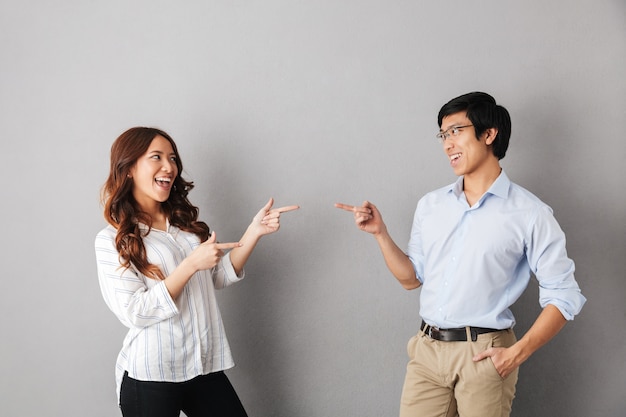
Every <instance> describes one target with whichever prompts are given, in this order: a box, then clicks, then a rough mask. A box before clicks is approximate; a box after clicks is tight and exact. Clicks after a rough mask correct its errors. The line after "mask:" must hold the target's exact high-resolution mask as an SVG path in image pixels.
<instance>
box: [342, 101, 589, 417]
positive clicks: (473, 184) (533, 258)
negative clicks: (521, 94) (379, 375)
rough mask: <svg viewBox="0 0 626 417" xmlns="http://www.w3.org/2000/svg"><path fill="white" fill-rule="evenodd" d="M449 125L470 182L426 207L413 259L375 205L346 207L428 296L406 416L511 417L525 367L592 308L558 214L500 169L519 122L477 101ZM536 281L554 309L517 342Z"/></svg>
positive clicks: (457, 166) (442, 134) (413, 353)
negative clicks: (517, 307) (525, 300)
mask: <svg viewBox="0 0 626 417" xmlns="http://www.w3.org/2000/svg"><path fill="white" fill-rule="evenodd" d="M438 123H439V127H440V130H439V134H438V135H437V137H438V138H439V139H440V141H441V143H442V145H443V150H444V152H445V153H446V155H447V156H448V158H449V161H450V166H451V167H452V169H453V171H454V173H455V174H456V175H457V176H459V178H458V180H457V181H456V183H454V184H451V185H449V186H446V187H444V188H441V189H439V190H436V191H433V192H430V193H428V194H426V195H425V196H424V197H423V198H422V199H421V200H420V201H419V202H418V204H417V209H416V211H415V217H414V221H413V226H412V230H411V237H410V240H409V245H408V254H405V253H404V252H403V251H402V250H401V249H400V248H399V247H398V246H397V245H396V244H395V242H394V241H393V239H392V238H391V236H390V235H389V233H388V232H387V228H386V226H385V223H384V222H383V219H382V217H381V214H380V212H379V211H378V209H377V208H376V206H375V205H374V204H372V203H370V202H368V201H365V202H364V203H363V205H362V206H360V207H357V206H350V205H346V204H341V203H338V204H335V206H336V207H337V208H340V209H344V210H347V211H351V212H353V213H354V218H355V222H356V224H357V226H358V227H359V228H360V229H361V230H363V231H365V232H368V233H371V234H372V235H374V237H375V238H376V241H377V242H378V245H379V247H380V249H381V251H382V254H383V257H384V259H385V262H386V264H387V267H388V268H389V270H390V271H391V273H392V274H393V275H394V276H395V277H396V279H397V280H398V281H399V282H400V284H402V286H403V287H404V288H405V289H407V290H411V289H415V288H418V287H421V288H422V289H421V295H420V315H421V317H422V320H423V321H422V324H421V326H420V331H419V332H418V334H417V335H416V336H414V337H412V338H411V340H410V341H409V343H408V351H409V357H410V360H409V363H408V365H407V371H406V377H405V382H404V388H403V391H402V398H401V404H400V416H401V417H409V416H411V417H417V416H419V417H422V416H424V417H429V416H455V415H460V416H462V417H491V416H493V417H496V416H497V417H503V416H509V414H510V412H511V404H512V401H513V397H514V393H515V384H516V382H517V374H518V367H519V366H520V365H521V364H522V363H523V362H524V361H526V360H527V359H528V358H529V357H530V356H531V355H532V354H533V353H534V352H535V351H536V350H537V349H539V348H540V347H541V346H542V345H544V344H545V343H546V342H548V341H549V340H550V339H551V338H552V337H553V336H554V335H556V334H557V333H558V332H559V331H560V330H561V328H562V327H563V326H564V325H565V323H566V321H567V320H572V319H573V318H574V316H575V315H576V314H578V313H579V312H580V310H581V308H582V306H583V304H584V303H585V301H586V300H585V297H583V295H582V294H581V293H580V288H579V287H578V284H577V283H576V280H575V279H574V275H573V273H574V263H573V261H572V260H571V259H569V258H568V257H567V253H566V249H565V236H564V234H563V232H562V230H561V228H560V227H559V225H558V223H557V222H556V220H555V219H554V217H553V215H552V210H551V209H550V207H548V206H547V205H546V204H544V203H543V202H542V201H541V200H539V199H538V198H537V197H536V196H534V195H533V194H531V193H530V192H528V191H527V190H525V189H523V188H522V187H520V186H518V185H516V184H514V183H512V182H511V181H510V180H509V178H508V177H507V175H506V174H505V173H504V171H503V170H502V168H501V167H500V162H499V161H500V159H502V158H503V157H504V155H505V153H506V150H507V148H508V143H509V137H510V134H511V119H510V116H509V113H508V111H507V110H506V109H505V108H504V107H502V106H500V105H497V104H496V101H495V100H494V98H493V97H491V96H490V95H488V94H486V93H481V92H473V93H469V94H464V95H462V96H460V97H457V98H455V99H452V100H451V101H449V102H448V103H447V104H445V105H444V106H443V107H442V108H441V110H440V111H439V116H438ZM531 272H532V273H534V274H535V276H536V277H537V280H538V282H539V301H540V304H541V306H542V308H543V310H542V312H541V314H540V315H539V317H538V318H537V319H536V321H535V322H534V324H533V325H532V326H531V328H530V329H529V330H528V332H527V333H526V334H525V335H524V336H523V337H522V338H521V339H520V340H519V341H518V340H517V339H516V336H515V335H514V333H513V331H512V327H513V326H514V324H515V319H514V317H513V314H512V313H511V311H510V309H509V307H510V306H511V305H512V304H513V303H514V302H515V301H516V300H517V299H518V298H519V297H520V295H521V294H522V292H523V291H524V290H525V288H526V286H527V284H528V282H529V279H530V275H531Z"/></svg>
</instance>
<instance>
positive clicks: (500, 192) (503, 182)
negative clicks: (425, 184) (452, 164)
mask: <svg viewBox="0 0 626 417" xmlns="http://www.w3.org/2000/svg"><path fill="white" fill-rule="evenodd" d="M448 187H449V188H448V192H449V193H450V192H451V193H454V195H455V196H456V197H457V198H459V197H460V196H461V195H462V194H463V176H460V177H459V178H458V179H457V180H456V182H454V183H452V184H450V185H449V186H448ZM510 188H511V180H510V179H509V177H508V176H507V175H506V173H505V172H504V169H503V170H502V171H501V172H500V175H498V178H496V180H495V181H494V182H493V184H491V187H489V189H488V190H487V192H486V193H485V194H493V195H495V196H497V197H500V198H507V197H508V196H509V189H510Z"/></svg>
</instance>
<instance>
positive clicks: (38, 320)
mask: <svg viewBox="0 0 626 417" xmlns="http://www.w3.org/2000/svg"><path fill="white" fill-rule="evenodd" d="M625 35H626V5H625V3H624V1H623V0H599V1H580V0H576V1H565V0H562V1H557V0H534V1H525V2H505V1H500V0H493V1H489V0H484V1H476V2H462V1H458V2H457V1H445V2H418V1H382V0H359V1H356V0H339V1H338V0H333V1H328V0H318V1H291V0H265V1H242V0H229V1H199V0H196V1H185V2H173V1H162V0H160V1H154V0H151V1H119V0H112V1H106V2H104V1H102V2H87V1H78V0H75V1H70V0H66V1H58V2H47V1H37V0H25V1H8V0H3V1H2V2H1V3H0V54H1V59H2V61H1V64H0V71H1V74H0V75H1V76H0V129H1V136H2V139H1V140H2V147H1V148H0V149H1V151H2V152H1V154H2V156H3V158H2V163H0V170H1V171H0V173H1V175H2V180H3V193H2V194H3V197H2V204H1V205H0V206H1V207H0V210H1V215H2V231H3V235H4V239H3V247H4V250H3V251H2V252H1V256H2V265H3V273H2V291H1V293H2V296H1V301H0V325H1V326H2V327H1V329H2V333H3V335H2V342H1V344H0V353H1V357H2V359H1V362H0V395H1V400H0V404H1V406H0V407H1V409H2V415H25V416H34V415H48V416H86V415H88V416H92V417H99V416H115V415H118V411H117V407H116V404H115V391H114V381H113V370H114V362H115V357H116V354H117V352H118V350H119V347H120V345H121V341H122V338H123V335H124V333H125V331H124V328H123V327H122V325H121V324H119V323H118V322H117V321H116V319H115V318H114V316H113V315H112V314H111V313H110V312H109V311H108V310H107V308H106V307H105V305H104V303H103V301H102V298H101V296H100V292H99V288H98V283H97V277H96V269H95V258H94V253H93V239H94V236H95V234H96V232H97V231H98V230H99V229H100V228H102V227H103V226H104V220H103V218H102V214H101V207H100V203H99V189H100V186H101V185H102V183H103V181H104V180H105V178H106V175H107V172H108V171H107V170H108V156H109V155H108V153H109V148H110V145H111V143H112V141H113V140H114V139H115V138H116V137H117V136H118V135H119V134H120V133H121V132H122V131H124V130H125V129H127V128H129V127H131V126H135V125H153V126H158V127H161V128H163V129H165V130H166V131H168V132H169V133H170V134H172V135H173V137H174V138H175V139H176V140H177V142H178V145H179V149H180V151H181V153H182V157H183V161H184V163H185V166H186V172H185V174H186V176H187V177H188V178H190V179H192V180H194V181H195V183H196V186H197V187H196V189H195V190H194V191H193V192H192V194H191V199H192V201H193V202H194V203H195V204H197V205H198V206H199V207H200V209H201V216H202V218H203V219H205V220H206V221H207V222H208V223H209V225H210V226H211V227H212V228H214V229H215V230H216V231H217V232H218V235H219V236H220V238H221V240H225V241H226V240H235V239H237V238H238V237H239V236H240V235H241V233H242V232H243V231H244V229H245V227H246V226H247V224H248V222H249V220H250V219H251V217H252V215H253V214H254V213H255V212H256V211H257V210H258V209H259V208H260V207H261V206H262V205H263V204H264V203H265V201H266V200H267V198H268V197H270V196H273V197H274V198H275V199H276V201H277V204H279V205H283V204H294V203H295V204H300V205H301V206H302V209H301V210H300V211H299V212H295V213H289V214H287V215H285V217H284V221H283V228H282V229H281V231H280V233H279V234H276V235H271V236H269V237H266V238H265V239H264V240H263V241H262V242H261V245H260V246H259V247H258V249H257V250H256V252H255V254H254V256H253V258H252V259H251V260H250V262H249V264H248V265H247V270H248V278H247V280H246V281H244V282H243V283H241V284H239V285H237V286H235V287H230V288H228V289H226V290H224V291H222V292H221V293H220V298H219V300H220V305H221V308H222V311H223V314H224V316H225V321H226V326H227V331H228V334H229V338H230V341H231V344H232V346H233V349H234V355H235V358H236V362H237V364H238V366H237V367H236V368H235V369H233V370H231V371H229V372H228V375H229V376H230V378H231V379H232V381H233V383H234V385H235V386H236V388H237V390H238V392H239V394H240V396H241V398H242V400H243V402H244V403H245V405H246V407H247V409H248V410H249V412H250V415H251V416H285V417H293V416H302V417H328V416H367V417H369V416H371V417H374V416H394V415H396V414H397V411H398V399H399V395H400V389H401V385H402V379H403V376H404V367H405V362H406V357H405V352H406V350H405V346H406V341H407V340H408V338H409V337H410V336H411V335H412V334H413V333H415V332H416V328H417V325H418V321H419V317H418V307H419V305H418V295H419V293H418V292H417V291H413V292H407V291H404V290H403V289H401V287H400V286H399V285H398V284H397V283H396V282H395V280H394V279H393V277H392V276H391V275H390V273H389V272H388V271H387V270H386V268H385V266H384V263H383V261H382V258H381V256H380V255H379V253H378V249H377V247H376V244H375V242H374V240H373V239H372V238H371V237H370V236H368V235H366V234H363V233H361V232H359V231H358V230H357V229H356V228H355V227H354V226H353V224H352V217H351V216H350V214H348V213H344V212H340V211H339V210H336V209H334V208H333V203H334V202H336V201H342V202H347V203H360V202H361V201H363V200H364V199H369V200H371V201H373V202H374V203H376V204H377V205H378V207H379V208H380V209H381V211H382V213H383V216H384V217H385V219H386V221H387V223H388V226H389V229H390V231H391V233H392V235H393V236H394V237H395V239H396V240H397V242H398V244H399V245H400V246H401V247H406V242H407V239H408V234H409V228H410V224H411V217H412V214H413V210H414V207H415V204H416V202H417V200H418V198H419V197H420V196H421V195H423V194H424V193H425V192H427V191H429V190H431V189H434V188H437V187H440V186H442V185H445V184H447V183H449V182H452V181H453V180H454V176H453V173H452V172H451V170H450V168H449V167H448V164H447V163H446V160H445V157H444V155H443V153H442V152H441V148H440V146H439V145H438V144H437V142H436V140H435V139H434V134H435V133H436V131H437V130H438V127H437V125H436V113H437V111H438V109H439V107H440V106H441V105H442V104H443V103H444V102H445V101H447V100H448V99H450V98H452V97H454V96H456V95H459V94H461V93H465V92H468V91H472V90H484V91H488V92H490V93H492V94H493V95H494V96H495V97H496V98H497V99H498V100H499V101H500V102H501V103H502V104H504V105H505V106H507V107H508V109H509V110H510V112H511V114H512V116H513V137H512V143H511V146H510V149H509V153H508V155H507V157H506V158H505V159H504V160H503V165H504V167H505V169H506V170H507V172H508V173H509V175H510V177H511V178H512V179H513V180H514V181H516V182H518V183H519V184H521V185H523V186H525V187H527V188H529V189H531V190H532V191H534V192H535V193H536V194H537V195H538V196H539V197H541V198H542V199H543V200H544V201H546V202H547V203H548V204H550V205H551V206H552V207H553V208H554V211H555V214H556V216H557V219H558V220H559V221H560V222H561V225H562V227H563V229H564V230H565V232H566V234H567V236H568V245H569V246H568V249H569V253H570V256H571V257H572V258H573V259H574V260H575V261H576V263H577V279H578V281H579V283H580V285H581V287H582V289H583V292H584V294H585V295H586V296H587V298H588V303H587V305H586V306H585V308H584V309H583V312H582V314H581V315H580V316H579V317H578V318H577V319H576V320H575V321H574V322H572V323H569V324H568V326H567V327H566V328H565V329H564V331H563V332H562V333H561V334H560V335H559V336H558V337H557V338H556V339H555V340H553V341H552V342H550V343H549V344H548V345H547V346H545V347H544V348H543V349H542V350H540V351H539V352H538V353H537V354H536V355H534V356H533V357H532V358H531V359H530V360H529V361H528V362H527V363H525V364H524V365H523V367H522V370H521V376H520V381H519V385H518V395H517V399H516V400H515V402H514V412H513V416H515V417H521V416H533V417H538V416H539V417H541V416H546V417H552V416H569V417H588V416H594V417H595V416H621V415H623V413H624V409H625V407H626V399H625V397H626V396H625V395H624V394H625V392H624V386H625V382H626V381H625V379H626V377H625V375H626V348H625V342H624V340H626V326H625V324H626V308H625V306H624V300H625V295H626V282H625V279H624V278H625V273H624V271H625V270H626V256H625V255H626V254H625V249H626V197H625V196H626V194H625V193H624V184H623V183H624V179H625V178H626V175H625V174H626V169H625V160H626V145H625V135H624V131H625V129H626V117H625V111H626V99H625V97H626V83H625V82H624V74H626V36H625ZM515 312H516V314H517V317H518V326H517V330H518V333H523V332H524V331H525V330H526V329H527V328H528V327H529V326H530V324H531V323H532V321H533V320H534V318H535V317H536V315H537V314H538V313H539V306H538V303H537V288H536V284H535V283H534V281H533V283H532V284H531V286H530V287H529V289H528V291H527V292H526V294H525V295H524V296H523V298H522V299H521V300H520V301H519V302H518V303H517V304H516V305H515Z"/></svg>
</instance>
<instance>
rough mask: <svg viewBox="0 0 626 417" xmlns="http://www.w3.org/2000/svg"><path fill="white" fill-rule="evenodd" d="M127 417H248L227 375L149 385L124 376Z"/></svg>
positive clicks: (122, 395)
mask: <svg viewBox="0 0 626 417" xmlns="http://www.w3.org/2000/svg"><path fill="white" fill-rule="evenodd" d="M120 409H121V410H122V415H123V416H124V417H178V416H179V415H180V412H181V411H183V412H184V413H185V414H186V415H187V417H247V414H246V411H245V410H244V408H243V405H242V404H241V401H239V397H238V396H237V393H236V392H235V390H234V388H233V386H232V385H231V383H230V381H229V380H228V378H227V377H226V375H225V374H224V372H215V373H212V374H208V375H202V376H199V377H196V378H194V379H192V380H190V381H186V382H146V381H138V380H136V379H133V378H130V377H129V376H128V372H126V373H125V374H124V379H123V380H122V388H121V391H120Z"/></svg>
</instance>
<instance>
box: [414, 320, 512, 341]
mask: <svg viewBox="0 0 626 417" xmlns="http://www.w3.org/2000/svg"><path fill="white" fill-rule="evenodd" d="M420 330H423V331H424V334H426V335H427V336H429V337H430V338H432V339H435V340H441V341H443V342H467V327H459V328H458V329H440V328H438V327H433V326H431V325H429V324H426V323H425V322H424V320H422V325H421V326H420ZM469 330H470V335H471V337H472V342H475V341H476V340H477V339H478V335H479V334H484V333H493V332H499V331H500V330H498V329H488V328H486V327H471V326H470V327H469Z"/></svg>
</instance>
